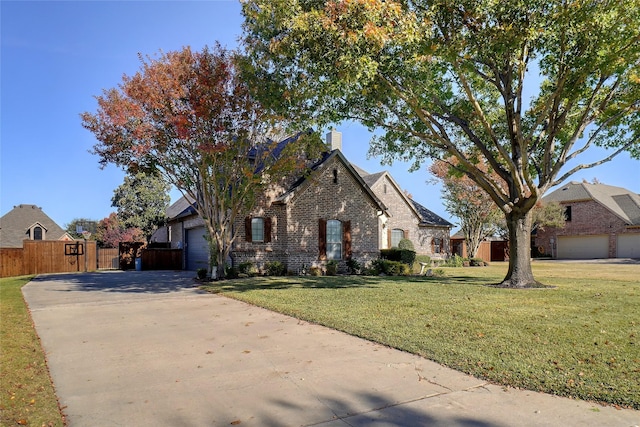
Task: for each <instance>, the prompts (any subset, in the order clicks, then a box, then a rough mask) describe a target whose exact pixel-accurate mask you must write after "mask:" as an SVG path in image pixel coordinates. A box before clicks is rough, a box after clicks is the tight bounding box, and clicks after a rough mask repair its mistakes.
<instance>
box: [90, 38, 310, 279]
mask: <svg viewBox="0 0 640 427" xmlns="http://www.w3.org/2000/svg"><path fill="white" fill-rule="evenodd" d="M140 61H141V63H142V66H141V69H140V70H139V71H138V72H137V73H136V74H135V75H133V76H126V75H125V76H123V78H122V82H121V83H120V85H119V86H118V87H116V88H111V89H107V90H104V91H103V94H102V95H101V96H97V97H96V99H97V101H98V108H97V111H96V112H95V113H90V112H85V113H83V114H81V118H82V125H83V126H84V127H85V128H86V129H88V130H89V131H91V132H92V133H93V134H94V135H95V137H96V139H97V140H98V142H97V143H96V144H95V145H94V147H93V152H94V153H95V154H97V155H98V156H100V163H101V164H102V165H106V164H108V163H113V164H116V165H118V166H120V167H123V168H125V169H127V170H128V171H129V172H131V173H133V172H136V171H140V170H141V171H154V172H155V173H159V174H160V175H161V176H162V177H163V178H164V179H165V180H166V181H167V182H168V183H170V184H172V185H173V186H175V187H176V188H177V189H178V190H180V191H181V192H182V194H183V195H184V196H185V197H187V199H188V200H189V201H190V202H192V203H193V206H194V208H195V210H196V211H197V213H198V214H199V216H200V217H201V218H202V219H203V220H204V223H205V226H206V229H207V232H208V236H209V241H210V243H211V257H210V262H211V265H210V268H213V265H217V276H218V277H220V278H222V277H224V267H225V262H226V260H227V259H228V257H229V254H230V251H231V248H232V244H233V241H234V240H235V238H236V231H235V230H234V227H233V224H234V221H235V220H236V218H238V216H239V215H241V214H242V213H243V212H246V211H248V210H250V209H251V208H252V206H254V204H255V202H256V197H258V196H259V195H260V194H261V192H262V191H263V190H264V189H265V187H266V186H268V185H270V184H273V183H274V182H277V181H278V180H279V179H281V178H282V177H283V176H286V175H288V174H290V173H291V171H292V169H295V168H298V167H301V163H300V162H299V161H297V160H298V159H299V158H300V155H301V153H303V152H306V151H308V150H306V147H305V145H306V142H307V141H312V140H315V139H317V138H305V137H304V135H306V134H300V135H299V136H300V137H298V138H291V139H289V143H288V144H286V146H283V145H282V144H278V143H277V142H278V141H273V140H272V139H271V138H269V137H268V135H273V134H274V133H273V132H274V131H273V129H274V127H275V126H276V125H275V124H274V123H276V122H275V121H274V120H273V118H272V117H271V116H269V115H268V113H267V112H266V111H265V109H264V108H263V107H262V105H261V104H260V103H259V102H258V101H256V98H255V97H254V94H253V93H252V89H251V88H252V87H254V86H250V85H249V84H247V81H246V80H245V79H244V78H243V76H242V73H241V71H240V70H241V66H240V64H241V62H242V58H241V56H240V54H239V53H237V52H235V51H228V50H226V49H224V48H222V47H221V46H220V45H218V44H216V45H215V47H214V48H212V49H210V48H208V47H205V48H204V49H203V50H202V51H201V52H193V51H192V50H191V49H190V48H188V47H185V48H183V49H182V50H180V51H175V52H168V53H161V54H160V56H159V57H158V58H150V57H142V56H141V57H140ZM254 83H255V82H254ZM265 172H266V173H265Z"/></svg>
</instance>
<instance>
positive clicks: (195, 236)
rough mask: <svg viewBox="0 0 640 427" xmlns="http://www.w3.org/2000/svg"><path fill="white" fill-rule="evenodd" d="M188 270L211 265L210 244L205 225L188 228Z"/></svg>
mask: <svg viewBox="0 0 640 427" xmlns="http://www.w3.org/2000/svg"><path fill="white" fill-rule="evenodd" d="M186 234H187V248H186V249H187V270H193V271H195V270H197V269H199V268H208V267H209V244H208V242H207V239H206V238H205V236H206V231H205V228H204V227H197V228H191V229H189V230H187V233H186Z"/></svg>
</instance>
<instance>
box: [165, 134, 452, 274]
mask: <svg viewBox="0 0 640 427" xmlns="http://www.w3.org/2000/svg"><path fill="white" fill-rule="evenodd" d="M327 143H328V145H330V146H331V148H332V149H331V151H330V152H327V153H325V154H324V155H323V157H322V158H321V159H320V160H319V161H318V162H316V163H315V164H313V165H311V167H310V173H309V174H306V175H305V176H304V177H302V178H299V179H298V180H297V181H295V182H292V184H291V185H290V186H288V187H287V188H282V189H280V190H278V191H275V192H273V193H272V194H269V195H265V196H264V197H262V198H261V199H260V200H259V202H258V204H257V207H256V208H255V209H254V210H253V211H252V212H250V213H249V214H248V215H246V216H245V217H243V218H239V219H238V221H237V222H236V223H235V224H234V227H235V229H236V230H237V231H238V237H237V239H236V241H235V242H234V247H233V250H232V258H233V262H234V265H238V264H239V263H242V262H246V261H250V262H252V263H254V264H255V265H256V266H257V267H258V268H262V267H264V265H265V263H267V262H270V261H280V262H282V263H284V264H285V265H286V266H287V268H288V270H290V271H292V272H295V273H299V272H301V271H302V270H307V271H308V269H309V268H311V267H314V266H316V267H324V265H325V264H326V262H327V261H330V260H335V261H338V263H339V267H341V268H342V269H344V268H345V266H346V260H348V259H355V260H356V261H358V262H359V263H361V264H364V263H367V262H369V261H371V260H373V259H376V258H378V256H379V251H380V249H383V248H389V247H392V246H397V242H398V241H399V239H400V238H402V237H407V238H409V239H410V240H412V242H413V243H414V246H415V247H416V251H417V252H418V253H420V254H428V255H430V256H433V257H435V258H437V257H443V258H444V257H446V255H447V254H448V253H449V238H448V236H449V233H450V228H451V224H450V223H449V222H447V221H445V220H444V219H442V218H440V217H439V216H437V215H435V214H434V213H433V212H431V211H429V210H428V209H426V208H425V207H424V206H421V205H420V204H418V203H417V202H415V201H413V200H411V199H410V198H408V197H407V196H406V195H405V194H404V193H403V191H402V190H401V189H400V188H399V186H398V185H397V183H395V181H394V180H393V178H391V176H390V175H389V174H388V173H387V172H382V173H380V174H375V175H370V174H367V173H366V172H364V171H362V170H361V169H359V168H354V166H353V165H351V163H350V162H349V161H348V160H347V159H346V158H345V157H344V155H343V154H342V152H341V151H340V148H341V137H340V134H339V133H337V132H331V133H330V134H328V135H327ZM368 184H369V185H368ZM169 211H170V212H168V216H169V218H170V220H169V235H170V236H171V237H170V241H171V245H172V247H176V248H177V247H183V248H184V249H185V268H187V269H189V270H192V269H195V268H200V267H204V266H206V263H207V255H206V254H207V248H208V245H207V242H206V238H205V235H206V232H205V228H204V225H203V222H202V220H201V219H200V218H198V216H197V214H196V213H195V210H194V209H193V207H192V206H191V204H190V203H188V202H187V200H186V199H185V198H181V199H180V200H179V201H178V202H176V203H174V204H173V205H172V206H171V207H170V209H169Z"/></svg>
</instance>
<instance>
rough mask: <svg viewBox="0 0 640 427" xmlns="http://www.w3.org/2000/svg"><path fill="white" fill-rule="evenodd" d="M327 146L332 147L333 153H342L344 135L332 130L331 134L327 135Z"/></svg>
mask: <svg viewBox="0 0 640 427" xmlns="http://www.w3.org/2000/svg"><path fill="white" fill-rule="evenodd" d="M326 141H327V145H328V146H330V147H331V151H333V150H340V151H342V133H340V132H338V131H335V130H333V129H331V131H329V133H327V139H326Z"/></svg>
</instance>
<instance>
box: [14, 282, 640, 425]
mask: <svg viewBox="0 0 640 427" xmlns="http://www.w3.org/2000/svg"><path fill="white" fill-rule="evenodd" d="M192 276H193V273H187V272H104V273H87V274H68V275H49V276H40V277H38V278H36V279H34V280H33V281H32V282H31V283H29V284H28V285H26V286H25V287H24V288H23V293H24V296H25V299H26V301H27V303H28V305H29V308H30V310H31V313H32V316H33V320H34V322H35V325H36V329H37V331H38V334H39V335H40V338H41V340H42V344H43V346H44V349H45V351H46V352H47V358H48V363H49V368H50V371H51V376H52V378H53V382H54V384H55V387H56V391H57V394H58V397H59V399H60V404H61V406H62V407H63V410H64V413H65V414H66V416H67V420H68V425H69V426H71V427H76V426H105V427H108V426H185V427H186V426H229V425H241V426H242V425H244V426H300V425H304V426H323V427H344V426H466V427H469V426H475V427H482V426H487V427H488V426H495V427H500V426H505V427H506V426H558V425H567V426H568V425H571V426H573V425H576V426H577V425H580V426H620V427H632V426H638V425H640V411H632V410H617V409H615V408H612V407H602V406H599V405H597V404H593V403H588V402H583V401H576V400H571V399H564V398H559V397H554V396H549V395H545V394H540V393H534V392H530V391H525V390H514V389H508V388H503V387H500V386H495V385H491V384H487V383H486V382H484V381H482V380H478V379H475V378H473V377H470V376H467V375H464V374H461V373H458V372H456V371H453V370H451V369H447V368H444V367H442V366H440V365H438V364H436V363H433V362H430V361H428V360H425V359H423V358H420V357H417V356H414V355H411V354H407V353H404V352H401V351H397V350H393V349H389V348H386V347H383V346H381V345H377V344H373V343H370V342H368V341H365V340H362V339H359V338H355V337H352V336H349V335H346V334H343V333H340V332H337V331H334V330H331V329H328V328H324V327H321V326H318V325H313V324H309V323H306V322H302V321H299V320H297V319H294V318H291V317H287V316H283V315H280V314H277V313H273V312H271V311H268V310H264V309H260V308H257V307H253V306H251V305H248V304H245V303H242V302H238V301H235V300H231V299H228V298H225V297H222V296H219V295H212V294H208V293H204V292H201V291H199V290H198V289H196V288H195V286H194V283H193V280H192Z"/></svg>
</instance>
